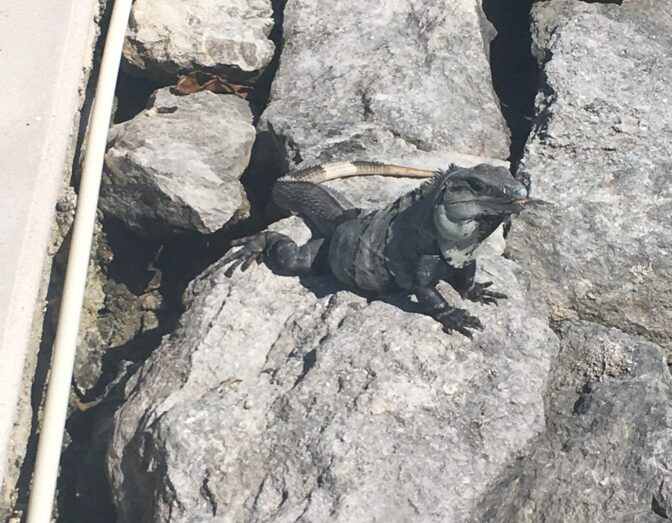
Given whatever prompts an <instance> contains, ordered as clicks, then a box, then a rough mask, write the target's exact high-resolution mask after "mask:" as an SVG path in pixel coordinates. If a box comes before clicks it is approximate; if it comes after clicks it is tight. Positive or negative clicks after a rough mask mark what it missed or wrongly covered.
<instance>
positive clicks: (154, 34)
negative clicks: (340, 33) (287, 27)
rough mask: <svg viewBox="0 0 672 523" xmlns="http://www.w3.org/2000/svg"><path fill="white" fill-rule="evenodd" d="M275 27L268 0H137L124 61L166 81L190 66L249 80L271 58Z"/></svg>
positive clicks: (253, 77) (138, 69)
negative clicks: (272, 32) (271, 37)
mask: <svg viewBox="0 0 672 523" xmlns="http://www.w3.org/2000/svg"><path fill="white" fill-rule="evenodd" d="M272 28H273V9H272V8H271V2H270V0H196V1H194V0H182V1H179V2H164V1H163V0H136V1H135V2H133V10H132V12H131V19H130V22H129V29H128V33H127V36H126V42H125V45H124V65H125V66H126V67H127V68H129V69H131V70H132V71H133V72H134V73H135V74H138V75H142V76H146V77H149V78H152V79H153V80H155V81H156V82H157V83H162V84H164V85H165V84H166V83H170V82H172V81H174V80H175V79H176V78H177V76H178V75H179V74H181V73H184V72H189V71H192V70H199V71H208V72H211V73H214V74H217V75H220V76H222V77H223V78H225V79H226V80H229V81H234V82H247V81H251V80H254V79H255V78H257V77H258V76H259V75H260V74H261V73H262V72H263V70H264V69H265V68H266V66H267V65H268V64H269V62H270V61H271V58H273V52H274V49H275V46H274V45H273V42H271V40H269V39H268V36H269V34H270V32H271V29H272Z"/></svg>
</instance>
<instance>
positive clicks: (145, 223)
mask: <svg viewBox="0 0 672 523" xmlns="http://www.w3.org/2000/svg"><path fill="white" fill-rule="evenodd" d="M251 122H252V114H251V112H250V109H249V106H248V104H247V102H245V101H244V100H241V99H240V98H238V97H236V96H227V95H216V94H213V93H211V92H207V91H204V92H200V93H195V94H192V95H189V96H175V95H173V94H171V93H170V91H169V89H161V90H159V91H157V92H156V93H155V95H154V100H153V102H152V103H151V105H150V107H148V108H147V109H146V110H145V111H144V112H142V113H140V114H139V115H137V116H136V117H135V118H133V119H132V120H130V121H128V122H124V123H122V124H119V125H116V126H114V127H113V128H112V130H111V131H110V140H109V149H108V151H107V154H106V156H105V176H104V180H103V186H102V189H101V197H100V205H101V208H102V209H103V211H104V212H106V213H108V214H110V215H112V216H115V217H116V218H118V219H119V220H121V221H123V222H124V223H125V224H126V225H127V226H128V227H129V228H130V229H131V230H133V231H134V232H136V233H137V234H139V235H142V236H169V235H173V234H179V233H185V232H194V231H195V232H200V233H211V232H214V231H216V230H217V229H219V228H221V227H222V226H223V225H224V224H225V223H226V222H227V221H229V219H230V218H231V217H232V216H233V214H234V213H235V212H236V211H237V210H238V209H239V208H240V207H241V205H242V204H243V195H242V191H243V189H242V186H241V185H240V183H239V180H238V179H239V177H240V175H241V174H242V173H243V171H244V170H245V168H246V167H247V164H248V161H249V158H250V152H251V150H252V144H253V142H254V138H255V129H254V127H253V126H252V124H251Z"/></svg>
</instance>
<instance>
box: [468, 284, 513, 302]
mask: <svg viewBox="0 0 672 523" xmlns="http://www.w3.org/2000/svg"><path fill="white" fill-rule="evenodd" d="M491 285H492V282H491V281H486V282H483V283H474V285H473V286H472V287H471V288H470V289H469V290H467V291H466V292H464V293H462V298H463V299H465V300H470V301H475V302H477V303H484V304H486V305H490V304H495V305H497V300H506V299H508V296H507V295H506V294H504V293H502V292H495V291H489V290H487V288H488V287H490V286H491Z"/></svg>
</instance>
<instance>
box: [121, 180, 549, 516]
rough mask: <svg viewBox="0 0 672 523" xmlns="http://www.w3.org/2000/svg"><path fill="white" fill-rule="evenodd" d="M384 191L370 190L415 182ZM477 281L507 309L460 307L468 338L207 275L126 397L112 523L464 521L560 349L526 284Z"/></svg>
mask: <svg viewBox="0 0 672 523" xmlns="http://www.w3.org/2000/svg"><path fill="white" fill-rule="evenodd" d="M350 183H355V181H352V182H350ZM370 183H372V182H370ZM416 183H417V182H416ZM383 186H384V187H385V188H386V190H385V191H383V190H381V191H378V192H375V191H369V192H368V194H369V195H372V194H374V195H376V198H382V199H388V198H389V197H391V196H394V195H393V194H392V191H391V190H390V187H392V186H396V188H397V189H396V192H403V190H406V189H407V188H408V187H407V186H404V185H403V184H397V183H395V182H393V181H390V180H389V179H387V180H385V181H384V183H383ZM340 189H341V190H342V191H347V194H348V196H349V197H351V198H352V189H346V185H341V186H340ZM369 201H370V200H369ZM356 203H360V201H359V200H358V201H357V202H356ZM370 203H374V202H371V201H370ZM276 227H277V228H279V230H282V231H285V232H287V233H289V234H292V236H293V237H295V238H300V236H303V237H304V238H305V237H306V236H307V235H308V232H307V229H306V228H305V226H303V225H302V223H301V222H300V220H298V219H297V218H293V219H290V220H286V221H283V222H280V223H278V224H276ZM480 279H481V280H484V279H488V280H490V279H492V280H494V282H495V285H496V288H498V289H500V290H502V291H504V292H506V293H507V294H508V295H509V297H510V299H509V300H508V301H506V302H503V303H502V304H501V305H500V306H499V307H486V306H482V305H476V304H473V303H464V304H463V305H464V306H465V307H466V308H468V309H469V310H470V312H472V313H474V314H477V315H478V316H479V317H480V318H481V319H482V321H483V323H484V325H485V326H486V328H485V330H484V332H482V333H479V334H477V335H476V336H475V339H474V341H473V342H470V341H469V340H468V339H467V338H464V337H462V336H460V335H446V334H445V333H443V332H442V330H441V327H440V325H439V324H438V323H437V322H435V321H434V320H432V319H431V318H429V317H426V316H423V315H419V314H415V313H414V312H413V310H414V305H413V304H412V303H405V301H404V300H403V298H402V297H401V296H397V297H391V299H390V301H389V302H383V301H371V302H369V301H367V299H366V298H365V297H363V296H358V295H356V294H354V293H352V292H349V291H346V290H339V286H338V284H337V282H336V281H335V280H334V279H333V278H329V277H326V278H318V277H311V278H305V279H303V280H302V281H300V280H299V279H298V278H286V277H279V276H275V275H273V274H272V273H271V272H270V271H269V270H268V269H267V268H266V267H265V266H263V265H261V266H254V267H253V268H251V269H250V270H248V271H247V272H246V273H239V272H236V273H235V274H234V276H233V277H232V278H227V277H225V275H224V270H223V269H222V267H221V266H219V265H218V264H215V265H214V266H212V267H211V268H210V269H209V270H207V271H206V272H205V273H204V274H202V275H201V276H200V277H199V278H197V279H196V280H195V281H194V282H192V284H191V285H190V287H189V290H188V292H187V295H186V296H187V297H186V302H187V310H186V312H185V313H184V315H183V317H182V319H181V321H180V324H179V326H178V328H177V330H176V331H175V332H174V334H173V335H171V336H170V337H169V338H167V339H166V340H164V343H163V345H162V346H161V347H160V348H159V349H158V350H157V351H155V352H154V353H153V354H152V356H151V357H150V359H149V360H148V361H147V362H146V363H145V365H144V366H143V367H142V368H141V370H140V371H139V372H138V373H137V374H136V375H135V376H134V377H133V378H131V380H130V381H129V383H128V384H127V386H126V394H127V396H128V401H127V402H126V403H125V404H124V405H123V406H122V407H121V409H120V410H119V411H118V412H117V415H116V419H115V433H114V437H113V441H112V443H111V446H110V448H109V451H108V469H109V476H110V478H111V479H112V483H113V487H114V495H115V499H116V503H117V506H118V509H119V517H120V520H121V521H146V520H161V521H194V520H210V519H213V518H214V519H217V520H222V521H243V520H244V521H295V520H304V521H327V520H328V521H374V520H377V521H410V520H423V521H447V520H449V519H450V518H453V519H454V520H456V521H457V520H464V518H466V517H467V516H468V515H469V514H470V513H471V511H472V510H473V508H474V505H475V503H476V501H477V500H478V498H479V496H481V495H482V494H484V493H485V490H486V488H487V485H488V483H489V482H490V481H491V480H492V478H494V477H496V476H497V475H498V474H500V473H502V472H503V471H504V470H505V468H506V465H507V464H508V462H509V461H510V460H511V459H513V458H514V457H515V456H517V455H518V454H520V453H521V452H523V451H524V449H525V448H526V446H527V445H528V444H529V442H530V440H532V439H533V438H534V437H535V436H536V435H537V434H539V433H540V432H541V431H542V430H543V429H544V424H545V420H544V414H543V408H544V398H543V394H544V390H545V387H546V378H547V376H548V372H549V366H550V362H551V359H552V357H553V355H554V353H555V351H556V349H557V338H556V336H555V335H554V334H553V333H552V332H551V330H550V329H549V328H548V326H547V324H546V321H545V312H544V308H543V306H542V305H541V304H540V303H539V302H538V300H535V299H534V296H533V295H531V294H530V293H529V285H530V283H529V276H528V274H527V273H525V272H524V271H521V270H520V269H519V267H518V266H517V265H516V264H515V263H513V262H510V261H508V260H505V259H504V258H501V257H498V256H493V255H488V254H486V255H484V256H483V259H482V265H481V274H480ZM442 292H444V293H445V294H446V295H447V296H448V297H449V299H450V300H451V301H456V302H458V303H461V301H460V300H459V298H458V297H457V295H456V294H455V293H454V292H452V291H451V290H450V289H449V288H448V287H447V286H444V287H443V288H442ZM150 500H151V501H150Z"/></svg>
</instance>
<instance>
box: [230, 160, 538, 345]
mask: <svg viewBox="0 0 672 523" xmlns="http://www.w3.org/2000/svg"><path fill="white" fill-rule="evenodd" d="M371 174H377V175H383V176H414V177H429V176H431V177H432V178H431V180H428V181H426V182H425V183H423V184H422V185H421V186H419V187H418V188H416V189H415V190H413V191H411V192H409V193H407V194H405V195H403V196H401V197H400V198H398V199H397V200H396V201H394V202H393V203H391V204H390V205H387V206H386V207H383V208H381V209H377V210H373V211H367V210H363V209H359V208H346V207H345V206H343V205H342V204H341V203H340V202H339V200H338V199H337V198H336V197H335V196H334V194H333V193H332V192H330V191H329V190H328V189H327V188H325V187H323V186H321V185H319V184H320V183H322V182H324V181H327V180H333V179H336V178H344V177H347V176H364V175H371ZM273 199H274V201H275V202H276V203H277V204H278V205H279V206H280V207H282V208H284V209H286V210H289V211H291V212H292V213H295V214H298V215H300V216H301V217H303V218H304V219H306V220H308V221H309V222H310V223H312V224H313V225H314V226H315V227H316V228H317V230H318V231H319V232H320V233H321V235H322V236H321V237H317V238H313V239H311V240H310V241H308V242H307V243H306V244H304V245H301V246H299V245H297V244H296V243H295V242H294V241H293V240H292V239H291V238H289V237H288V236H286V235H284V234H280V233H277V232H271V231H263V232H261V233H258V234H256V235H253V236H249V237H247V238H241V239H238V240H234V241H233V242H232V246H241V249H239V250H237V251H233V252H229V253H227V254H226V255H225V256H224V258H223V259H222V262H223V263H224V264H228V263H231V265H230V266H229V268H228V270H227V275H228V276H230V275H231V274H233V271H234V270H235V269H236V268H237V267H239V266H240V267H241V270H243V271H244V270H246V269H247V268H248V267H249V266H250V265H251V264H252V263H253V262H255V261H256V262H257V263H258V262H260V261H261V260H262V259H263V260H264V261H265V262H266V264H267V265H268V266H269V267H270V268H271V269H272V270H273V271H274V272H276V273H277V274H281V275H287V276H298V275H304V274H309V273H313V274H315V273H332V274H333V275H334V276H336V278H338V279H339V280H340V281H341V282H343V283H345V284H347V285H348V286H350V287H353V288H355V289H360V290H364V291H374V292H377V293H390V292H398V291H404V292H406V293H408V294H414V295H415V296H416V297H417V300H418V305H419V307H420V310H421V312H423V313H424V314H427V315H429V316H431V317H432V318H434V319H436V320H437V321H438V322H440V323H441V325H442V326H443V330H444V331H446V332H447V333H451V332H453V331H454V330H455V331H458V332H460V333H462V334H464V335H465V336H468V337H469V338H471V337H472V333H471V330H475V329H478V330H482V328H483V326H482V324H481V322H480V321H479V319H478V318H476V317H475V316H472V315H470V314H469V313H468V312H467V311H466V310H464V309H459V308H456V307H452V306H450V305H449V304H448V303H447V302H446V300H445V299H444V298H443V296H442V295H441V294H440V293H439V291H438V290H437V289H436V285H437V283H438V282H439V281H440V280H444V281H446V282H448V283H449V284H450V285H452V287H453V288H454V289H455V290H456V291H457V292H458V293H459V294H460V295H461V296H462V298H463V299H468V300H471V301H475V302H480V303H486V304H489V303H495V304H496V303H497V300H498V299H503V298H506V295H505V294H502V293H499V292H494V291H492V290H489V289H488V287H490V285H491V284H492V282H485V283H477V282H476V281H475V279H474V275H475V272H476V260H475V259H474V251H475V250H476V248H477V247H478V246H479V245H480V244H481V243H482V242H483V240H485V239H486V238H487V237H488V236H489V235H490V234H492V232H493V231H494V230H495V229H496V228H497V227H498V226H499V225H500V224H501V223H502V222H503V221H504V220H506V219H507V218H508V217H509V216H511V215H512V214H515V213H517V212H519V211H520V210H521V208H522V206H523V204H524V203H525V201H526V200H527V189H526V188H525V186H524V185H523V184H522V183H521V182H520V181H518V180H516V179H515V178H514V177H513V176H512V175H511V174H510V173H509V171H508V170H507V169H506V168H504V167H495V166H492V165H488V164H480V165H477V166H475V167H471V168H458V167H456V166H454V165H451V166H450V167H449V168H448V169H446V170H445V171H437V172H433V171H428V170H423V169H413V168H409V167H402V166H398V165H389V164H380V163H376V162H340V163H333V164H326V165H321V166H316V167H311V168H308V169H304V170H302V171H298V172H296V173H293V174H290V175H288V176H285V177H284V178H280V179H279V180H278V181H277V182H276V184H275V186H274V188H273Z"/></svg>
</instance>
